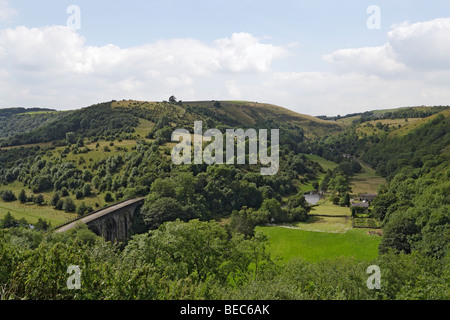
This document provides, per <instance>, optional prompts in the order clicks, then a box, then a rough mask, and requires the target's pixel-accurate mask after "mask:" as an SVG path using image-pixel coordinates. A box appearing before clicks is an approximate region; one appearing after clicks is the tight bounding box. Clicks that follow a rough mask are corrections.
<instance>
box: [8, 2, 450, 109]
mask: <svg viewBox="0 0 450 320" xmlns="http://www.w3.org/2000/svg"><path fill="white" fill-rule="evenodd" d="M171 95H175V96H176V97H177V98H178V99H181V100H183V101H190V100H248V101H258V102H267V103H273V104H276V105H280V106H284V107H286V108H289V109H292V110H294V111H297V112H300V113H305V114H310V115H337V114H340V115H344V114H348V113H353V112H361V111H366V110H373V109H383V108H391V107H404V106H416V105H444V104H445V105H448V104H450V0H433V1H424V0H420V1H419V0H399V1H395V0H394V1H392V0H390V1H376V0H371V1H365V0H341V1H335V0H316V1H300V0H296V1H285V0H278V1H266V0H258V1H256V0H239V1H234V0H164V1H161V0H159V1H153V0H151V1H148V0H146V1H144V0H127V1H124V0H121V1H119V0H108V1H104V0H95V1H85V0H70V1H65V0H58V1H57V0H39V1H31V0H0V108H6V107H16V106H23V107H34V106H39V107H50V108H55V109H58V110H64V109H74V108H80V107H85V106H88V105H91V104H94V103H98V102H103V101H110V100H112V99H116V100H121V99H137V100H149V101H160V100H167V99H168V97H169V96H171Z"/></svg>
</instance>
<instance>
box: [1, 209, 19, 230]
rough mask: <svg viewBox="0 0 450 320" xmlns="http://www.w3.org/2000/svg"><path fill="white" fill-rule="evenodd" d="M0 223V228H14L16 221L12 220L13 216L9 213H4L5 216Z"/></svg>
mask: <svg viewBox="0 0 450 320" xmlns="http://www.w3.org/2000/svg"><path fill="white" fill-rule="evenodd" d="M0 222H1V227H2V228H4V229H6V228H14V227H16V226H17V221H16V219H14V217H13V215H12V214H11V212H9V211H8V212H7V213H6V215H5V216H4V217H3V219H2V220H0Z"/></svg>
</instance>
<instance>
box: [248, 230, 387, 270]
mask: <svg viewBox="0 0 450 320" xmlns="http://www.w3.org/2000/svg"><path fill="white" fill-rule="evenodd" d="M257 231H261V232H262V233H263V234H265V235H266V236H268V237H269V247H268V249H269V252H270V253H271V255H272V256H273V257H278V258H279V259H280V260H281V262H287V261H288V260H290V259H291V258H294V257H300V258H303V259H305V260H307V261H311V262H315V261H319V260H324V259H328V258H333V257H341V256H344V257H354V258H355V259H357V260H364V261H368V260H371V259H374V258H375V257H376V256H377V254H378V245H379V243H380V241H381V237H379V236H376V235H368V234H367V230H365V229H351V230H348V231H347V232H345V233H330V232H314V231H305V230H300V229H295V228H289V227H282V226H277V227H257Z"/></svg>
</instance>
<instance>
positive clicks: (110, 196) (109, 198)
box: [105, 192, 114, 202]
mask: <svg viewBox="0 0 450 320" xmlns="http://www.w3.org/2000/svg"><path fill="white" fill-rule="evenodd" d="M113 201H114V199H113V197H112V195H111V192H107V193H106V194H105V202H113Z"/></svg>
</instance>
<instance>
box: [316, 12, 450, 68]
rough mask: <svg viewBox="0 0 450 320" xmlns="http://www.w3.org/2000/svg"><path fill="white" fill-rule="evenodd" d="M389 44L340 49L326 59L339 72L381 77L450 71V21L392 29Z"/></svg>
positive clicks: (395, 26)
mask: <svg viewBox="0 0 450 320" xmlns="http://www.w3.org/2000/svg"><path fill="white" fill-rule="evenodd" d="M387 38H388V42H387V43H386V44H385V45H383V46H379V47H366V48H353V49H341V50H337V51H335V52H333V53H331V54H328V55H324V56H323V59H324V60H325V61H327V62H329V63H331V64H333V65H334V66H335V67H336V68H337V70H338V71H339V72H358V73H364V74H375V75H380V76H388V75H397V76H401V75H403V72H404V71H406V70H416V69H422V71H431V70H450V54H449V52H450V18H446V19H435V20H431V21H426V22H419V23H415V24H412V25H410V24H409V23H406V22H405V23H402V24H398V25H394V26H392V30H391V31H390V32H388V33H387Z"/></svg>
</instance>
